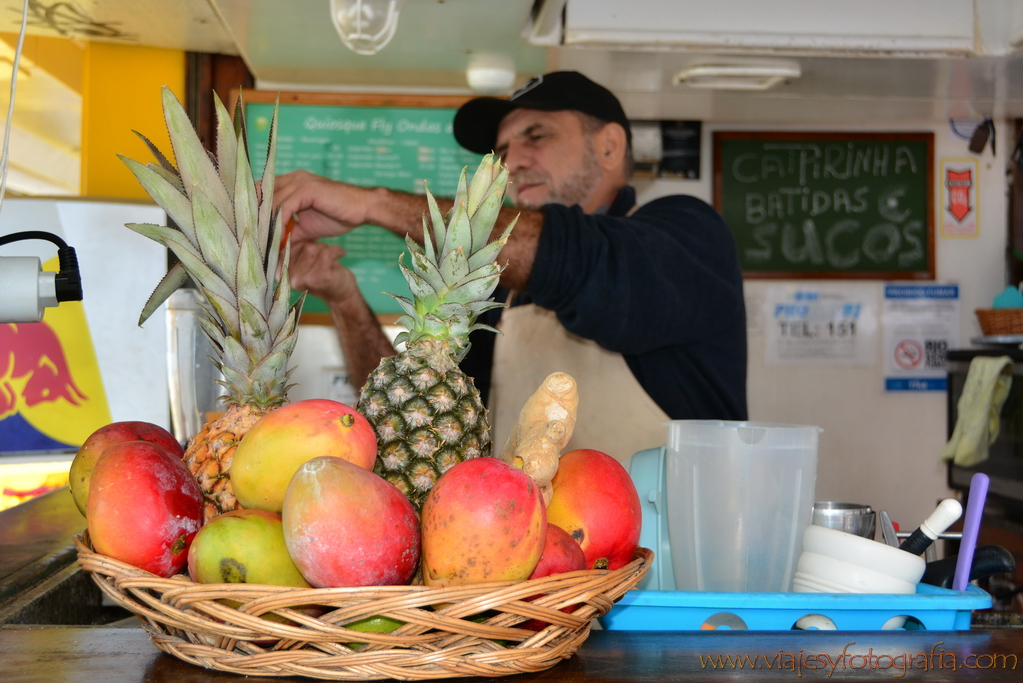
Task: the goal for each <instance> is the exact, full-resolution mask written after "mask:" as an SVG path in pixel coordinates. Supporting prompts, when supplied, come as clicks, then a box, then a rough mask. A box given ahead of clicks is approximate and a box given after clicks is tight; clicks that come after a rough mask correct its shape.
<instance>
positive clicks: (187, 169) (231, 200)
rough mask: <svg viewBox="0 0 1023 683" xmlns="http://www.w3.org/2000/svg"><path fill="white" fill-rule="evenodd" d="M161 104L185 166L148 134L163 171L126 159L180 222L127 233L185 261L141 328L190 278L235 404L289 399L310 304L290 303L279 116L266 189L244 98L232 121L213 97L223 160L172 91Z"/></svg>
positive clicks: (164, 284) (159, 290) (157, 294)
mask: <svg viewBox="0 0 1023 683" xmlns="http://www.w3.org/2000/svg"><path fill="white" fill-rule="evenodd" d="M162 97H163V110H164V118H165V120H166V123H167V130H168V133H169V134H170V140H171V147H172V149H173V152H174V159H175V160H176V161H177V164H178V165H177V167H175V166H174V165H173V164H172V163H171V162H170V161H169V160H168V158H167V156H165V155H164V154H163V153H161V152H160V151H159V150H158V149H157V148H156V146H155V145H154V144H153V143H152V142H150V141H149V140H148V139H147V138H145V137H144V136H142V135H139V137H140V138H142V140H143V142H144V143H145V144H146V146H147V147H149V149H150V150H151V151H152V153H153V155H154V157H155V158H156V159H157V162H158V163H155V164H154V163H149V164H142V163H139V162H137V161H134V160H132V159H129V158H127V157H124V156H121V157H120V158H121V159H122V161H124V163H125V164H126V165H127V166H128V168H129V169H130V170H131V171H132V173H133V174H134V175H135V177H136V178H137V179H138V181H139V182H140V183H141V184H142V186H143V187H144V188H145V189H146V191H147V192H148V193H149V195H150V196H151V197H152V198H153V199H154V200H155V201H156V203H157V204H159V205H160V206H161V207H162V208H163V209H164V210H165V211H166V212H167V215H168V217H169V219H170V222H171V224H170V225H168V226H158V225H147V224H134V223H133V224H128V226H127V227H128V228H130V229H132V230H134V231H135V232H138V233H140V234H142V235H144V236H146V237H149V238H150V239H153V240H155V241H157V242H159V243H160V244H163V245H164V246H166V247H167V248H168V249H170V250H171V251H173V252H174V254H175V256H177V257H178V263H176V264H175V265H174V266H172V267H171V269H170V270H169V271H168V273H167V275H166V276H165V277H164V278H163V280H162V281H161V282H160V284H159V285H157V287H156V290H155V291H154V292H153V294H152V295H151V296H150V298H149V300H148V301H147V302H146V305H145V307H144V308H143V311H142V315H141V317H140V319H139V324H140V325H141V324H142V323H144V322H145V321H146V320H147V319H148V318H149V317H150V316H151V315H152V313H153V312H155V310H156V309H157V308H159V306H160V305H161V304H162V303H163V302H164V301H165V300H166V299H167V297H169V296H170V295H171V294H172V293H173V292H174V291H175V290H177V289H178V288H179V287H181V286H182V285H184V284H185V283H186V282H187V281H188V278H189V277H191V279H192V280H193V281H194V282H195V283H196V285H197V286H198V288H199V289H200V290H201V291H202V292H203V294H204V295H205V298H206V302H207V305H206V306H204V307H203V314H202V315H201V316H199V318H200V323H201V327H202V330H203V332H204V333H205V335H206V336H207V338H208V339H209V341H210V343H211V344H212V345H213V347H214V348H215V349H216V350H217V351H218V353H219V354H220V356H221V357H220V359H219V360H218V363H217V364H218V366H220V367H221V369H222V370H223V371H224V374H225V377H227V380H228V383H229V384H231V385H233V388H234V389H233V393H232V399H238V398H241V400H242V402H251V403H262V404H265V405H269V404H270V403H271V402H273V401H278V399H279V400H283V396H284V392H285V391H286V389H287V386H288V385H287V367H286V366H287V362H288V359H289V357H290V355H291V352H292V351H293V350H294V346H295V339H296V338H297V337H296V334H295V331H296V327H297V320H298V315H299V312H300V311H301V306H302V303H303V301H304V297H302V298H300V299H299V300H298V301H297V302H296V303H295V305H294V306H292V305H291V304H290V293H291V288H290V286H289V279H288V272H287V257H288V254H289V253H290V249H289V247H290V245H288V244H285V245H284V248H283V250H282V249H281V248H280V246H279V244H278V243H279V242H280V241H281V239H282V236H283V235H284V231H283V228H282V221H281V216H280V212H279V211H275V210H274V209H273V187H274V175H275V158H276V148H277V108H276V107H275V109H274V115H273V118H272V121H271V126H270V137H269V146H268V150H267V160H266V164H265V166H264V169H263V177H262V179H261V180H260V181H259V187H258V188H257V185H256V182H255V180H254V178H253V175H252V169H251V167H250V165H249V161H248V154H247V152H246V136H245V127H244V116H243V115H242V105H241V99H240V98H239V101H238V105H237V107H236V108H235V115H234V119H233V121H232V117H231V116H230V115H229V114H228V111H227V108H226V107H224V105H223V103H222V102H221V101H220V98H219V97H217V96H216V94H215V93H214V103H215V107H216V121H217V126H216V150H217V153H216V155H215V156H211V155H210V154H208V153H207V152H206V150H205V149H204V148H203V146H202V143H201V142H200V140H199V137H198V135H197V134H196V132H195V129H194V128H193V127H192V125H191V123H190V121H189V119H188V115H187V114H186V113H185V111H184V109H183V108H182V106H181V104H180V102H178V100H177V98H176V97H175V96H174V94H173V93H172V92H171V91H170V89H169V88H166V87H165V88H163V92H162ZM282 251H283V253H282ZM278 271H279V274H278ZM275 275H277V278H276V283H275ZM236 394H237V395H236ZM274 394H276V396H274ZM278 402H279V401H278Z"/></svg>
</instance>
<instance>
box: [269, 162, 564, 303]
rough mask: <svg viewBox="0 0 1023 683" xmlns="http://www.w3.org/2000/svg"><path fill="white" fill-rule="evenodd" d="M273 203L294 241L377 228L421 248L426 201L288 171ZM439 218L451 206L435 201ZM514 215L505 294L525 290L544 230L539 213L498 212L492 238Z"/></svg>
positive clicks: (277, 186) (507, 249)
mask: <svg viewBox="0 0 1023 683" xmlns="http://www.w3.org/2000/svg"><path fill="white" fill-rule="evenodd" d="M274 202H275V203H276V204H278V205H279V206H280V207H281V209H282V212H283V215H284V216H285V217H288V216H290V215H292V214H295V215H296V217H297V221H296V226H295V232H294V235H293V239H295V240H296V241H297V240H302V239H305V240H310V239H318V238H320V237H329V236H333V235H343V234H345V233H347V232H349V231H351V230H352V229H354V228H355V227H357V226H359V225H364V224H370V225H378V226H380V227H381V228H384V229H385V230H387V231H388V232H391V233H394V234H395V235H398V236H399V237H405V235H406V234H407V235H409V236H410V237H411V238H412V239H413V240H415V241H416V242H418V243H420V244H422V242H423V213H424V212H426V211H427V210H428V205H427V201H426V197H423V196H420V195H414V194H408V193H406V192H398V191H397V190H389V189H386V188H381V187H377V188H366V187H359V186H356V185H349V184H347V183H342V182H338V181H335V180H329V179H327V178H323V177H321V176H317V175H313V174H312V173H308V172H306V171H292V172H291V173H288V174H286V175H283V176H280V177H279V178H277V179H276V182H275V189H274ZM437 204H438V206H439V207H440V210H441V212H442V213H447V211H448V210H449V209H450V208H451V206H452V201H451V200H450V199H438V200H437ZM516 215H518V216H519V219H518V222H517V223H516V225H515V229H514V230H513V231H512V234H511V237H510V238H509V240H508V244H507V245H505V248H504V249H503V250H502V251H501V255H500V257H499V258H498V261H499V262H502V263H503V262H507V264H508V267H507V269H506V270H505V271H504V273H503V274H502V276H501V284H502V285H504V286H505V287H508V288H509V289H520V290H521V289H524V288H525V286H526V283H527V282H529V275H530V273H531V271H532V269H533V260H534V258H535V257H536V248H537V244H538V243H539V240H540V232H541V231H542V229H543V220H544V214H543V211H530V210H519V209H511V208H508V207H505V208H503V209H501V214H500V216H499V217H498V220H497V225H496V227H495V230H494V236H498V235H500V234H501V233H502V232H503V231H504V229H505V228H506V227H507V225H508V223H509V222H510V221H511V220H513V219H514V218H515V216H516Z"/></svg>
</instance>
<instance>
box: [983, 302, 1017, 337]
mask: <svg viewBox="0 0 1023 683" xmlns="http://www.w3.org/2000/svg"><path fill="white" fill-rule="evenodd" d="M976 313H977V322H979V323H980V331H981V332H983V333H984V336H986V337H995V336H1001V335H1007V334H1023V308H978V309H977V310H976Z"/></svg>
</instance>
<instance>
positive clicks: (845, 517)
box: [812, 501, 876, 538]
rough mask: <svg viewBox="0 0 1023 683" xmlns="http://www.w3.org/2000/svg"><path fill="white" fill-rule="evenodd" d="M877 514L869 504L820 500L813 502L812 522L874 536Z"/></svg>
mask: <svg viewBox="0 0 1023 683" xmlns="http://www.w3.org/2000/svg"><path fill="white" fill-rule="evenodd" d="M875 520H876V515H875V514H874V511H873V510H872V509H871V508H870V506H869V505H863V504H860V503H836V502H833V501H818V502H816V503H814V504H813V518H812V523H813V524H816V525H817V526H823V527H827V528H829V529H838V530H839V531H844V532H846V533H848V534H855V535H857V536H863V537H864V538H874V524H875Z"/></svg>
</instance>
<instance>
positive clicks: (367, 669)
mask: <svg viewBox="0 0 1023 683" xmlns="http://www.w3.org/2000/svg"><path fill="white" fill-rule="evenodd" d="M75 545H76V547H77V550H78V563H79V564H80V565H81V566H82V568H83V569H84V570H85V571H86V572H88V573H89V574H90V575H91V576H92V578H93V580H94V581H95V582H96V584H97V585H98V586H99V588H100V590H102V591H103V593H104V594H106V595H107V596H108V597H109V598H110V599H111V600H113V601H114V602H115V603H117V604H118V605H120V606H121V607H123V608H124V609H126V610H128V611H129V612H131V613H133V614H134V615H136V616H137V617H139V619H141V620H142V625H143V628H144V629H145V630H146V631H147V632H148V633H149V634H150V637H151V638H152V640H153V643H154V644H155V645H156V646H157V647H158V648H160V649H161V650H163V651H164V652H167V653H169V654H171V655H174V656H175V657H178V658H179V659H182V660H184V661H186V662H189V663H190V664H195V665H197V666H201V667H205V668H207V669H216V670H219V671H228V672H232V673H236V674H243V675H249V676H304V677H309V678H319V679H327V680H371V679H386V678H394V679H400V680H426V679H436V678H447V677H463V676H505V675H511V674H518V673H526V672H535V671H542V670H544V669H548V668H550V667H552V666H554V665H555V664H557V663H558V662H559V661H561V660H562V659H566V658H568V657H570V656H572V654H573V653H574V652H575V651H576V649H577V648H578V647H579V645H580V644H582V642H583V641H584V640H586V638H587V637H588V636H589V634H590V625H591V622H592V620H593V619H595V618H597V617H601V616H604V615H605V614H607V613H608V611H610V609H611V607H612V606H613V604H614V603H615V602H616V601H617V600H618V599H619V598H621V597H622V596H623V595H624V594H625V593H626V592H627V591H629V590H630V589H631V588H633V587H635V586H636V585H637V584H638V583H639V582H640V581H641V580H642V579H643V577H644V576H645V575H646V572H647V569H648V568H649V566H650V562H651V560H652V558H653V553H652V552H651V551H650V550H647V549H646V548H638V549H637V551H636V555H635V558H634V559H633V561H632V562H630V563H629V564H627V565H625V566H624V567H621V568H619V569H616V570H613V571H606V570H586V571H577V572H568V573H564V574H555V575H552V576H548V577H544V578H542V579H530V580H528V581H503V582H493V583H485V584H474V585H468V586H455V587H449V588H434V587H427V586H378V587H365V588H289V587H281V586H265V585H254V584H240V583H239V584H198V583H193V582H191V581H189V580H188V579H187V577H185V576H184V575H177V576H174V577H171V578H169V579H165V578H161V577H158V576H156V575H154V574H151V573H149V572H147V571H144V570H142V569H138V568H136V567H133V566H131V565H128V564H125V563H124V562H120V561H118V560H115V559H113V558H110V557H107V556H105V555H100V554H99V553H96V552H94V551H93V550H92V548H91V547H90V546H89V544H88V542H87V539H83V538H81V537H76V538H75ZM573 605H574V606H575V608H574V609H573V610H572V611H570V612H566V611H562V608H569V607H570V606H573ZM374 616H382V617H387V618H389V619H393V620H396V621H399V622H403V625H402V626H399V627H398V628H397V629H395V630H393V631H391V632H389V633H367V632H362V631H356V630H353V629H347V628H345V627H344V626H345V624H350V623H353V622H356V621H361V620H363V619H366V618H369V617H374ZM268 617H269V618H268ZM527 620H537V621H539V622H544V623H546V624H547V626H546V627H542V626H541V627H539V628H540V630H539V631H534V630H529V629H527V628H522V624H523V623H524V622H526V621H527ZM533 623H536V622H533Z"/></svg>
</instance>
